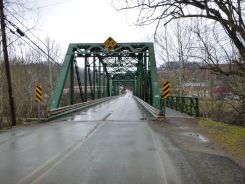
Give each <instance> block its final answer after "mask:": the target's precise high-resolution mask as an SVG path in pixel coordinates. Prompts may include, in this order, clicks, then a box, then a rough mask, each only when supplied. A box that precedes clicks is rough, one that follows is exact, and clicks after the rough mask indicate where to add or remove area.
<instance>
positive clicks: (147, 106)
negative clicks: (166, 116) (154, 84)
mask: <svg viewBox="0 0 245 184" xmlns="http://www.w3.org/2000/svg"><path fill="white" fill-rule="evenodd" d="M134 99H136V100H137V101H138V102H139V104H141V105H142V106H143V107H144V108H145V109H146V110H147V111H148V112H149V113H150V114H151V115H152V116H153V117H155V118H158V117H161V116H163V114H161V111H160V110H159V109H157V108H155V107H153V106H151V105H150V104H148V103H147V102H145V101H143V100H142V99H140V98H139V97H137V96H134Z"/></svg>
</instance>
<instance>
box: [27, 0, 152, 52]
mask: <svg viewBox="0 0 245 184" xmlns="http://www.w3.org/2000/svg"><path fill="white" fill-rule="evenodd" d="M29 1H30V2H31V3H30V4H29V5H30V6H31V7H36V8H37V7H40V8H39V9H38V10H37V9H34V10H32V11H30V12H29V13H26V14H25V17H26V19H27V18H28V19H27V20H28V21H30V17H31V22H28V23H26V24H28V26H31V25H33V24H34V22H35V20H37V19H38V24H37V27H36V29H35V30H33V31H32V32H33V33H34V34H36V35H39V37H40V38H41V39H43V38H44V37H45V36H46V35H49V36H50V37H51V38H53V39H55V40H56V42H57V43H59V44H60V46H61V49H62V52H63V53H64V52H65V51H66V49H67V46H68V44H69V43H74V42H77V43H90V42H91V43H93V42H104V41H105V40H106V39H107V38H108V37H109V36H112V37H113V38H114V39H115V40H116V41H117V42H140V41H148V40H147V38H149V35H150V34H152V32H151V31H150V29H151V28H150V27H148V28H142V27H135V26H134V25H133V23H134V21H136V18H137V15H136V14H133V13H132V12H131V13H130V14H126V13H125V12H117V11H116V10H114V8H113V7H112V6H111V0H42V1H37V0H29ZM56 3H57V4H56Z"/></svg>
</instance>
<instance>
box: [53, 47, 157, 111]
mask: <svg viewBox="0 0 245 184" xmlns="http://www.w3.org/2000/svg"><path fill="white" fill-rule="evenodd" d="M76 58H82V59H83V60H82V61H83V62H84V64H83V66H84V70H85V72H84V73H85V74H84V77H83V81H84V82H83V83H84V85H85V86H84V87H83V88H84V99H85V101H86V100H88V99H94V98H100V97H102V95H101V93H102V90H101V89H104V90H103V96H111V95H112V94H117V93H118V86H119V85H118V84H119V83H118V82H119V81H121V82H124V84H126V85H129V84H130V86H131V87H132V86H133V88H134V89H133V91H134V93H135V94H134V95H136V96H138V97H140V98H141V99H143V100H145V101H146V102H148V103H149V104H151V105H153V106H154V107H156V108H158V109H160V90H159V85H158V79H157V68H156V61H155V52H154V46H153V43H148V42H147V43H144V42H143V43H118V45H117V47H116V48H115V49H113V50H108V49H106V48H105V47H104V44H103V43H72V44H69V47H68V50H67V54H66V57H65V60H64V63H63V65H62V68H61V71H60V76H59V79H58V81H57V85H56V88H55V90H54V93H53V96H52V100H51V106H50V108H51V109H55V108H57V107H59V104H60V100H61V95H62V93H63V89H64V85H65V81H66V78H67V74H68V71H69V69H70V90H69V91H70V103H73V99H74V68H73V67H74V66H73V65H74V63H73V59H76ZM77 62H78V60H77ZM90 66H92V75H91V73H90V72H91V70H90ZM101 67H103V68H101ZM91 76H92V77H91ZM101 77H102V78H101ZM88 80H89V82H88ZM131 83H133V85H132V84H131ZM88 84H92V85H91V87H92V88H91V87H90V86H88ZM101 85H103V86H101ZM112 90H113V91H112ZM88 91H90V92H91V95H92V94H93V95H92V96H91V97H90V98H89V97H88V95H89V93H88ZM92 91H93V93H92Z"/></svg>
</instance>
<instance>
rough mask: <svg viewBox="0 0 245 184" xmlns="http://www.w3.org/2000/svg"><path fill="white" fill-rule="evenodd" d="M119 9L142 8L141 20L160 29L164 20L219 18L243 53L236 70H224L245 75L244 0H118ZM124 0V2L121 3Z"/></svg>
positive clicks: (240, 52)
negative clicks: (154, 24)
mask: <svg viewBox="0 0 245 184" xmlns="http://www.w3.org/2000/svg"><path fill="white" fill-rule="evenodd" d="M114 2H116V3H117V4H118V6H119V7H118V6H117V7H116V8H117V9H118V10H131V9H138V10H139V17H138V19H137V24H139V25H149V24H153V23H156V29H157V28H158V27H159V26H160V25H161V24H164V25H166V24H168V23H169V22H171V21H172V20H175V19H180V18H202V19H209V20H212V21H214V22H218V23H219V24H220V25H221V27H222V28H223V30H224V31H225V33H226V34H227V35H228V36H229V38H230V39H231V40H232V44H234V46H235V48H236V49H237V51H238V53H239V56H240V57H239V59H237V60H234V61H233V64H234V65H235V66H237V68H236V70H231V71H223V70H222V69H219V72H220V73H224V74H225V75H239V76H242V77H245V65H244V60H245V59H244V58H245V44H244V43H245V24H244V13H245V12H244V11H245V10H244V7H245V2H244V1H240V0H226V1H223V0H217V1H207V0H205V1H199V0H190V1H186V0H180V1H177V0H173V1H167V0H151V1H148V0H131V1H128V0H124V1H123V0H117V1H116V0H115V1H114ZM120 2H121V4H120Z"/></svg>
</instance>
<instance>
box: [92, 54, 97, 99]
mask: <svg viewBox="0 0 245 184" xmlns="http://www.w3.org/2000/svg"><path fill="white" fill-rule="evenodd" d="M95 70H96V60H95V56H93V97H92V99H93V100H95V98H96V95H95V94H96V89H95V88H96V86H95V85H96V73H95Z"/></svg>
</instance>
